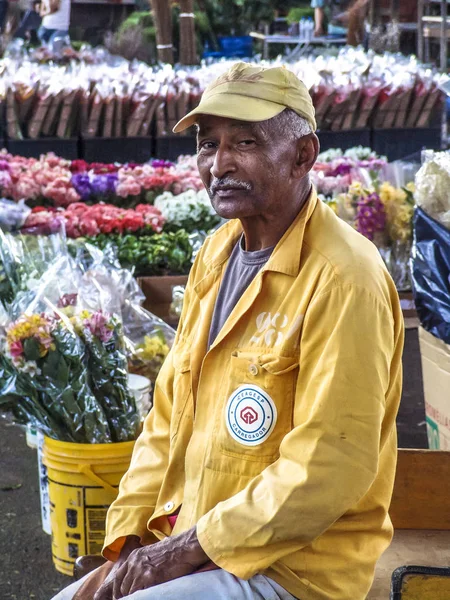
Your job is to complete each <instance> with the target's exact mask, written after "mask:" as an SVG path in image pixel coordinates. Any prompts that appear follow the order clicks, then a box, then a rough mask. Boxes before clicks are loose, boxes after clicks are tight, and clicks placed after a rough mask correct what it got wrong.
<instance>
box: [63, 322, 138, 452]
mask: <svg viewBox="0 0 450 600" xmlns="http://www.w3.org/2000/svg"><path fill="white" fill-rule="evenodd" d="M75 323H76V329H77V331H78V333H79V335H80V336H81V339H82V340H83V342H84V344H85V347H86V358H87V364H88V365H89V381H90V385H91V388H92V390H93V393H94V395H95V397H96V399H97V402H98V403H99V405H100V406H102V407H103V408H104V410H105V413H106V414H107V419H108V423H109V428H110V430H111V435H112V441H113V442H125V441H128V440H132V439H135V438H136V436H137V433H138V428H139V413H138V411H137V408H136V403H135V399H134V397H133V396H132V394H131V393H130V391H129V389H128V383H127V376H128V371H127V359H126V354H125V349H124V345H123V336H122V328H121V325H120V323H119V321H118V319H116V318H115V317H113V316H110V315H108V314H107V313H103V312H102V311H96V312H93V313H91V312H89V311H82V312H81V313H80V315H79V316H78V317H75Z"/></svg>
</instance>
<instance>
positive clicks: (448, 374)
mask: <svg viewBox="0 0 450 600" xmlns="http://www.w3.org/2000/svg"><path fill="white" fill-rule="evenodd" d="M419 343H420V355H421V359H422V374H423V391H424V396H425V414H426V421H427V434H428V446H429V448H430V450H450V393H449V390H450V346H449V345H447V344H445V343H444V342H442V341H441V340H439V339H438V338H436V337H434V335H431V333H428V331H425V329H423V328H422V327H419Z"/></svg>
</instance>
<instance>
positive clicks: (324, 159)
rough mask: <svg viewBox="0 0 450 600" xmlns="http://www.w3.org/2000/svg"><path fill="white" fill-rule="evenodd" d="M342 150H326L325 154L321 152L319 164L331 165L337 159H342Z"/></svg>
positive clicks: (318, 158)
mask: <svg viewBox="0 0 450 600" xmlns="http://www.w3.org/2000/svg"><path fill="white" fill-rule="evenodd" d="M342 155H343V153H342V150H341V149H340V148H330V149H329V150H325V152H321V153H320V154H319V156H318V157H317V162H321V163H329V162H332V161H333V160H335V159H336V158H342Z"/></svg>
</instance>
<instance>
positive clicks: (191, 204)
mask: <svg viewBox="0 0 450 600" xmlns="http://www.w3.org/2000/svg"><path fill="white" fill-rule="evenodd" d="M154 205H155V207H156V208H158V209H159V210H160V211H161V213H162V214H163V216H164V217H165V219H166V220H167V222H168V223H170V224H172V225H177V226H178V227H183V225H184V223H185V222H186V221H190V222H194V223H198V224H199V225H201V224H202V223H203V222H204V221H205V219H209V218H211V217H213V216H215V215H216V213H215V212H214V209H213V207H212V206H211V202H210V201H209V196H208V194H207V192H206V190H201V191H199V192H196V191H195V190H187V191H186V192H183V193H182V194H178V196H174V195H173V194H172V193H171V192H164V193H163V194H161V195H160V196H158V197H157V198H156V199H155V202H154Z"/></svg>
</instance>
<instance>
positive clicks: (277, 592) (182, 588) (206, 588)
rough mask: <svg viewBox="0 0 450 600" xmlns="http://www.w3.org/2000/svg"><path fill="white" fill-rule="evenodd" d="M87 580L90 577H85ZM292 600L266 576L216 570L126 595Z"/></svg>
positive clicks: (60, 599) (58, 599)
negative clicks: (240, 577)
mask: <svg viewBox="0 0 450 600" xmlns="http://www.w3.org/2000/svg"><path fill="white" fill-rule="evenodd" d="M87 577H89V575H87ZM83 581H84V579H80V581H75V583H72V584H71V585H69V586H68V587H66V588H65V589H64V590H62V592H60V593H59V594H57V595H56V596H55V597H54V598H53V600H72V598H73V596H74V594H75V592H76V591H77V589H78V588H79V587H80V585H81V584H82V583H83ZM180 598H181V599H182V600H205V599H206V600H295V598H294V596H292V594H290V593H289V592H287V591H286V590H285V589H284V588H282V587H281V586H280V585H278V583H276V582H275V581H273V580H272V579H269V577H266V576H265V575H255V576H254V577H252V578H251V579H249V580H248V581H245V580H244V579H239V578H238V577H235V576H234V575H231V573H228V572H227V571H223V570H222V569H216V570H215V571H205V572H204V573H193V574H192V575H187V576H186V577H180V578H179V579H174V580H173V581H168V582H167V583H163V584H161V585H156V586H155V587H152V588H149V589H147V590H141V591H139V592H135V593H134V594H131V596H126V600H180Z"/></svg>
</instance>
